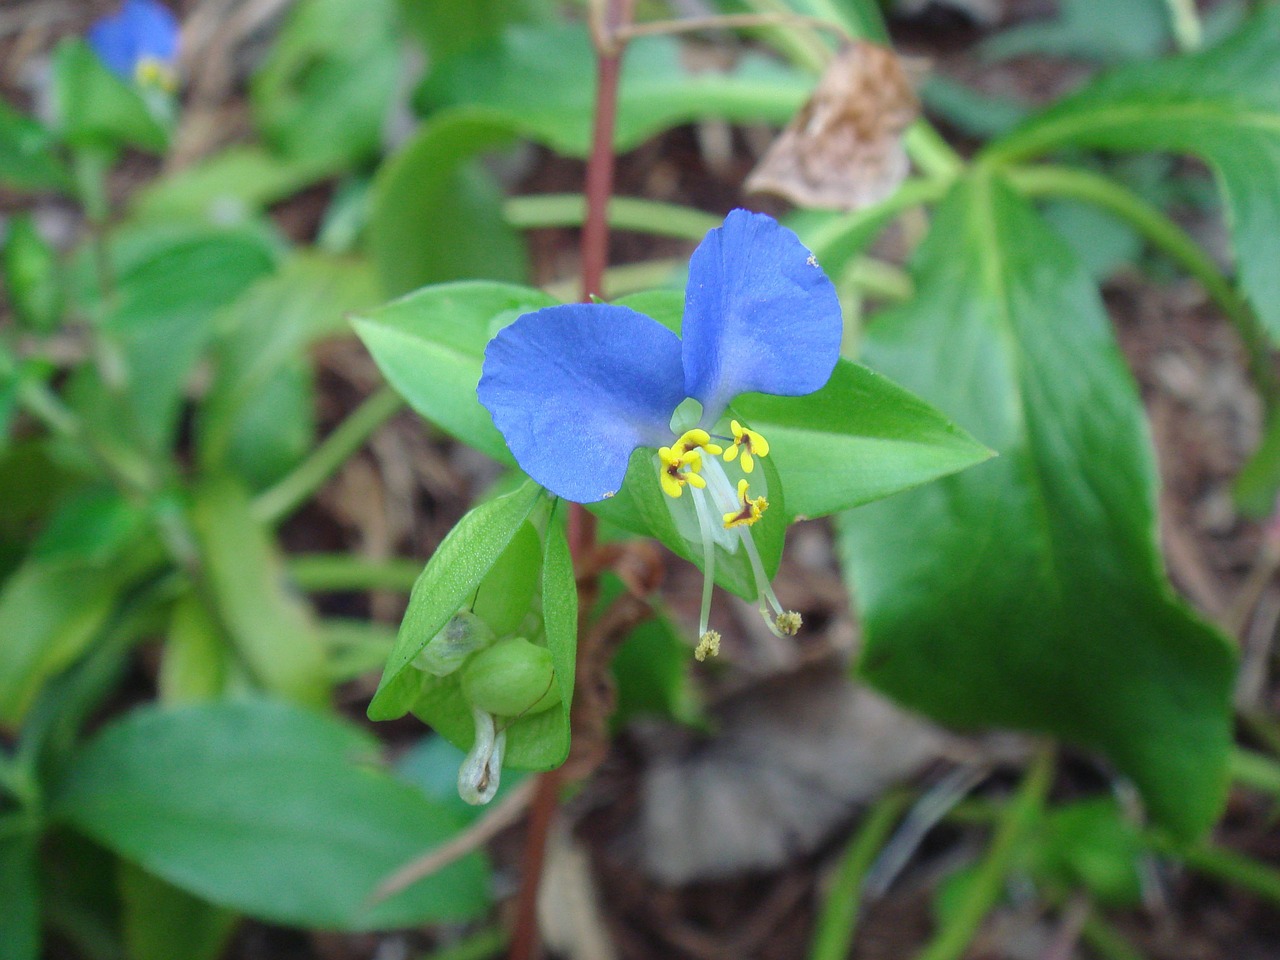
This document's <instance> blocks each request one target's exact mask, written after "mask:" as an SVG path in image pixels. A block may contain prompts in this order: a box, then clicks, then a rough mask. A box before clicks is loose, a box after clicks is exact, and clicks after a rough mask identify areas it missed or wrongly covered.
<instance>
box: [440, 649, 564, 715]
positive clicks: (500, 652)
mask: <svg viewBox="0 0 1280 960" xmlns="http://www.w3.org/2000/svg"><path fill="white" fill-rule="evenodd" d="M462 695H463V696H464V697H466V699H467V702H468V703H470V704H471V705H472V706H473V707H476V708H478V709H480V710H484V711H486V712H487V713H494V714H497V715H498V716H500V717H519V716H525V715H527V714H531V713H541V712H542V711H543V710H547V709H549V708H551V707H554V706H555V705H556V704H557V703H559V702H560V688H559V687H558V686H557V685H556V670H555V666H554V664H553V663H552V662H551V651H550V650H548V649H547V648H546V647H540V646H538V645H537V644H534V643H530V642H529V641H528V640H526V639H525V638H524V637H512V638H511V639H510V640H503V641H502V642H501V643H497V644H494V645H493V646H492V647H490V648H489V649H488V650H484V651H482V652H481V653H479V654H477V655H476V656H475V658H474V659H472V660H471V661H470V662H469V663H468V664H467V665H466V668H465V669H464V670H463V671H462Z"/></svg>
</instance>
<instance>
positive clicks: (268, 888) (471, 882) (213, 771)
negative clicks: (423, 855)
mask: <svg viewBox="0 0 1280 960" xmlns="http://www.w3.org/2000/svg"><path fill="white" fill-rule="evenodd" d="M376 753H377V745H376V743H375V742H374V741H373V740H372V739H371V738H370V737H368V736H367V735H365V734H363V733H362V732H361V731H359V730H358V729H356V728H355V727H353V726H350V725H348V724H346V723H342V722H339V721H337V720H335V719H332V718H329V717H326V716H322V715H320V714H314V713H310V712H308V711H305V710H301V709H298V708H296V707H292V706H289V705H287V704H283V703H278V702H271V701H255V700H249V701H242V702H220V703H213V704H202V705H198V706H190V707H184V708H181V709H176V710H161V709H156V708H149V707H148V708H142V709H139V710H135V711H133V712H131V713H130V714H128V715H127V716H126V717H125V718H124V719H123V720H119V721H116V722H115V723H113V724H111V725H110V726H109V727H107V728H106V729H104V730H103V731H102V732H101V733H100V734H99V735H98V736H97V737H95V738H94V739H93V740H92V741H91V742H89V743H88V744H87V745H86V746H84V747H83V748H81V749H80V750H79V751H78V752H77V754H76V755H75V756H74V758H73V760H72V763H71V766H70V769H69V772H68V774H67V776H66V778H65V779H64V781H63V782H62V783H61V785H60V787H59V788H58V789H57V791H56V792H55V794H54V796H53V799H52V814H53V816H55V817H56V818H58V819H60V820H64V821H66V822H67V823H69V824H70V825H72V826H74V827H75V828H76V829H77V830H80V831H82V832H84V833H86V834H88V835H89V836H90V837H93V838H94V839H95V840H97V841H98V842H100V843H102V844H104V845H105V846H107V847H109V848H110V849H112V850H114V851H115V852H116V853H118V854H120V856H122V857H125V858H127V859H129V860H131V861H132V862H134V863H136V864H137V865H138V866H140V867H142V868H143V869H144V870H146V871H147V872H148V873H151V874H154V875H155V876H157V877H160V878H162V879H164V880H165V881H167V882H168V883H171V884H173V885H174V886H176V887H179V888H181V889H183V890H186V891H187V892H188V893H190V894H193V895H195V896H197V897H200V898H202V899H204V900H208V901H209V902H211V903H217V904H220V905H222V906H224V907H228V908H231V909H234V910H238V911H240V912H242V913H246V914H249V915H250V916H254V917H258V918H261V919H264V920H268V921H271V922H275V923H283V924H291V925H296V926H307V927H322V928H329V929H339V930H366V929H382V928H387V927H396V926H408V925H414V924H419V923H425V922H429V921H457V920H462V919H466V918H470V917H474V916H476V915H477V914H479V913H481V912H483V911H484V910H485V909H486V908H487V906H488V897H487V894H486V890H485V876H484V870H483V867H482V864H481V862H480V860H479V859H478V858H477V857H475V856H471V857H468V858H466V859H464V860H462V861H459V862H458V863H455V864H452V865H451V866H449V867H446V868H445V869H444V870H442V871H440V872H439V873H436V874H434V875H432V876H431V877H428V878H426V879H424V880H422V881H420V882H419V883H417V884H415V885H414V886H412V887H410V888H409V889H408V890H406V891H405V892H404V893H402V894H400V895H398V896H396V897H394V898H392V899H390V900H387V901H385V902H383V903H380V904H377V905H371V904H370V903H369V897H370V894H371V893H372V892H373V891H374V889H375V888H376V887H377V886H378V884H379V883H380V882H381V881H382V880H384V879H385V878H386V876H387V875H388V874H389V873H391V872H392V871H393V870H395V869H396V868H398V867H400V866H402V865H403V864H404V862H405V861H406V860H408V859H410V858H411V857H412V856H413V855H414V854H415V853H416V852H417V851H420V850H423V849H427V848H430V847H433V846H436V845H437V844H440V843H442V842H444V841H445V840H448V839H449V838H450V837H451V836H452V835H453V834H454V832H455V831H456V830H457V829H458V828H459V826H460V824H459V822H458V820H457V819H456V818H455V817H453V816H452V815H450V814H449V813H448V811H447V810H445V809H443V808H442V807H440V806H439V805H437V804H435V803H433V802H432V801H430V800H429V799H428V798H427V797H425V796H424V795H423V794H422V793H421V792H420V791H418V790H416V789H414V788H413V787H411V786H409V785H407V784H405V783H402V782H400V781H399V780H397V779H395V778H393V777H391V776H389V775H387V774H386V773H385V772H383V771H382V770H379V769H377V768H376V767H373V766H371V765H370V764H369V762H368V761H369V760H370V759H371V758H372V757H374V756H376Z"/></svg>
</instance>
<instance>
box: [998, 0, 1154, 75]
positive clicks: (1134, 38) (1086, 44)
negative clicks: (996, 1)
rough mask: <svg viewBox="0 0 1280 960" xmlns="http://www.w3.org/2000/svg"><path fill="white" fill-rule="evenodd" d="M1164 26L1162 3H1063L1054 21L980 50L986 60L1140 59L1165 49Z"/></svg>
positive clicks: (1005, 34) (1023, 28) (1010, 32)
mask: <svg viewBox="0 0 1280 960" xmlns="http://www.w3.org/2000/svg"><path fill="white" fill-rule="evenodd" d="M1104 24H1105V28H1104V26H1103V25H1104ZM1169 26H1170V21H1169V4H1168V3H1166V2H1165V0H1062V3H1060V4H1059V11H1058V15H1057V16H1056V17H1054V18H1053V19H1049V20H1034V21H1031V22H1029V23H1022V24H1019V25H1018V26H1015V27H1010V28H1009V29H1007V30H1003V31H1001V32H1000V33H997V34H995V35H994V36H992V37H989V38H987V39H986V40H984V41H983V42H982V44H981V46H980V48H979V49H980V52H981V54H982V56H983V57H984V58H986V59H988V60H1009V59H1011V58H1013V57H1025V56H1029V55H1034V54H1040V55H1045V54H1047V55H1049V56H1051V57H1078V58H1080V59H1083V60H1093V61H1100V62H1104V63H1105V62H1115V61H1124V60H1139V59H1147V58H1150V57H1154V56H1157V55H1159V54H1160V53H1161V52H1163V51H1164V50H1167V49H1168V47H1169V44H1170V41H1171V40H1172V37H1171V35H1170V29H1169Z"/></svg>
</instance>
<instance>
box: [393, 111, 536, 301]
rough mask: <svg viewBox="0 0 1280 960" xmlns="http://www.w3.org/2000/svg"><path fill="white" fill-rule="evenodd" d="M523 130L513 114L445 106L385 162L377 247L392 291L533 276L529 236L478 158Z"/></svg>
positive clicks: (524, 278)
mask: <svg viewBox="0 0 1280 960" xmlns="http://www.w3.org/2000/svg"><path fill="white" fill-rule="evenodd" d="M515 137H516V128H515V126H514V124H513V121H512V118H511V117H510V116H507V115H504V114H501V113H498V112H496V111H491V110H480V109H476V108H474V107H461V108H459V109H456V110H448V111H441V112H440V113H438V114H436V115H434V116H433V117H432V118H431V119H430V120H428V121H427V122H426V123H424V124H423V125H422V126H421V127H420V128H419V129H418V131H417V133H415V134H414V136H413V137H412V138H411V139H410V140H409V141H408V142H407V143H406V144H405V145H404V146H403V147H401V148H400V151H399V152H398V153H396V154H395V155H394V156H393V157H391V158H390V159H389V160H387V161H386V162H385V163H384V164H383V165H382V167H381V168H380V169H379V171H378V175H377V177H376V179H375V180H374V185H373V212H372V214H371V215H370V220H369V251H370V254H371V255H372V256H373V261H374V263H375V264H376V265H377V267H378V274H379V276H380V277H381V278H382V285H383V287H384V289H385V292H386V293H387V294H389V295H391V296H398V295H399V294H402V293H407V292H409V291H410V290H414V289H416V288H418V287H421V286H424V285H425V284H428V283H443V282H445V281H448V280H468V279H473V278H484V279H487V280H509V281H513V282H520V281H524V280H526V279H527V275H528V264H527V257H526V255H525V250H524V244H523V241H522V240H521V239H520V236H519V234H518V233H517V232H516V231H515V230H514V229H513V228H512V227H511V226H510V225H509V224H508V223H507V222H506V220H505V219H504V218H503V216H502V207H501V203H502V193H501V191H500V190H499V188H498V185H497V184H496V183H495V182H494V180H493V178H492V177H491V176H490V175H489V174H488V173H487V172H486V171H485V170H483V169H482V168H481V167H480V166H479V165H478V164H477V163H476V162H475V160H476V158H477V156H478V155H479V154H481V153H486V152H489V151H493V150H501V149H503V148H506V147H509V146H511V144H512V143H513V142H514V140H515Z"/></svg>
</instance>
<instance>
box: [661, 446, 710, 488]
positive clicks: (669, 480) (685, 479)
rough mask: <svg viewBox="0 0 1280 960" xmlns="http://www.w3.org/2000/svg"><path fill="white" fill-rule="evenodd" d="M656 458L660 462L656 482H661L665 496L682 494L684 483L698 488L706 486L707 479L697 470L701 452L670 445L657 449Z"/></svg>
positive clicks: (700, 466) (700, 464) (700, 462)
mask: <svg viewBox="0 0 1280 960" xmlns="http://www.w3.org/2000/svg"><path fill="white" fill-rule="evenodd" d="M658 460H659V461H661V464H662V466H661V467H659V469H658V482H659V483H661V484H662V492H663V493H665V494H666V495H667V496H669V497H679V496H681V495H683V494H684V485H685V484H686V483H691V484H693V485H694V486H695V487H698V488H699V489H702V488H704V487H706V485H707V481H706V480H705V479H704V478H703V477H702V476H700V475H699V472H698V471H700V470H701V469H702V454H700V453H698V452H697V451H696V450H682V449H680V447H679V445H677V447H676V448H675V449H674V450H673V449H672V448H671V447H661V448H659V450H658Z"/></svg>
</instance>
